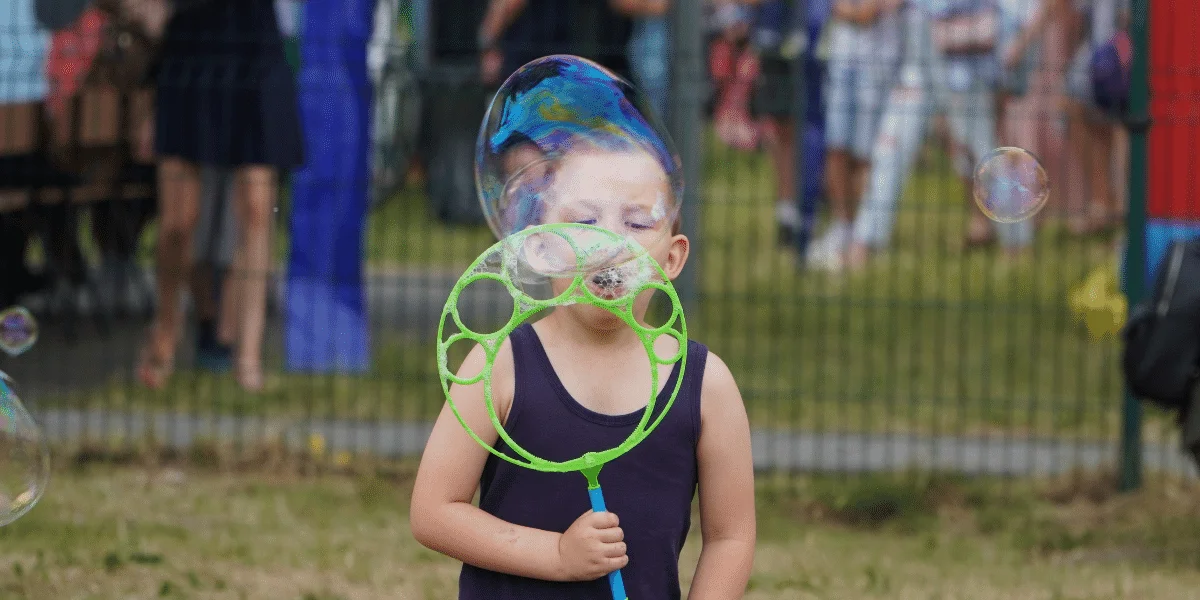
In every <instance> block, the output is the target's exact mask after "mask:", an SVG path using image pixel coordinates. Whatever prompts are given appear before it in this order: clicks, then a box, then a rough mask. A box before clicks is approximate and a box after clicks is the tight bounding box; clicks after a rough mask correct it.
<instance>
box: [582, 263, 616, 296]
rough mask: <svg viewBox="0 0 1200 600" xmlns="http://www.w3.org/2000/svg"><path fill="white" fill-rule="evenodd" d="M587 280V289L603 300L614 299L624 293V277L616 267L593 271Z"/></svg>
mask: <svg viewBox="0 0 1200 600" xmlns="http://www.w3.org/2000/svg"><path fill="white" fill-rule="evenodd" d="M587 281H588V289H589V290H591V291H592V293H593V294H595V295H596V296H597V297H599V298H602V299H604V300H616V299H617V298H620V297H621V296H622V295H623V294H624V293H625V277H624V276H623V274H622V273H621V271H620V269H619V268H617V267H612V268H608V269H604V270H603V271H599V272H597V273H593V274H592V275H591V276H589V277H588V280H587Z"/></svg>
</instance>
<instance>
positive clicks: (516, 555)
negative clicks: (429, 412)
mask: <svg viewBox="0 0 1200 600" xmlns="http://www.w3.org/2000/svg"><path fill="white" fill-rule="evenodd" d="M512 360H513V359H512V350H511V346H509V344H508V343H506V344H505V347H503V348H502V349H501V351H500V352H499V353H498V356H497V357H496V360H495V363H494V365H493V382H492V386H493V393H494V398H493V402H494V405H495V407H496V414H497V415H498V416H499V417H500V421H501V423H503V422H504V416H505V415H506V414H507V410H508V407H509V406H511V403H512V395H513V379H512V374H513V367H512ZM484 362H485V359H484V355H483V350H482V348H480V347H478V346H476V347H475V348H474V349H473V350H472V351H471V354H470V355H468V357H467V359H466V360H465V361H463V365H462V367H460V368H459V374H460V375H463V374H475V373H479V372H480V371H481V370H482V369H483V366H484ZM450 394H451V395H452V396H453V398H454V405H455V406H456V407H458V412H459V414H460V415H461V416H462V418H463V420H464V421H465V422H466V423H467V425H469V426H470V427H471V430H472V431H474V432H475V434H476V435H478V436H479V438H480V439H481V440H483V441H484V442H487V443H488V444H495V443H496V440H497V439H498V437H499V436H498V435H497V433H496V430H495V428H494V427H493V426H492V423H491V419H490V417H488V413H487V406H486V404H485V403H484V398H483V384H482V383H477V384H475V385H470V386H459V385H453V386H451V388H450ZM487 455H488V451H487V450H485V449H483V447H481V446H480V445H479V444H478V443H477V442H475V440H472V439H471V438H470V437H469V436H468V435H467V433H466V432H465V431H464V430H463V428H462V425H461V424H459V422H458V419H456V418H455V416H454V413H453V412H451V411H450V407H449V406H446V407H444V408H443V409H442V412H441V414H440V415H439V416H438V419H437V422H436V423H434V426H433V431H432V433H431V434H430V437H429V441H428V443H427V444H426V446H425V452H424V454H423V455H422V456H421V466H420V468H419V469H418V470H417V478H416V482H415V484H414V486H413V495H412V504H411V507H410V508H409V525H410V526H411V528H412V532H413V536H414V537H415V538H416V539H417V541H418V542H420V543H421V544H422V545H424V546H426V547H428V548H430V549H432V550H435V551H437V552H441V553H442V554H445V555H447V556H450V557H452V558H455V559H458V560H460V561H462V562H464V563H467V564H471V565H474V566H476V567H479V568H482V569H487V570H489V571H496V572H499V573H508V574H511V575H519V576H522V577H529V578H533V579H542V580H548V581H588V580H592V579H597V578H600V577H603V576H604V575H607V574H608V573H609V572H611V571H614V570H616V569H619V568H621V567H623V566H625V564H626V563H627V562H628V560H629V559H628V558H627V557H626V556H625V544H624V543H623V542H622V541H621V540H622V539H623V533H622V531H621V529H620V527H618V526H617V517H616V516H615V515H613V514H611V513H599V514H593V513H591V512H590V511H589V512H587V513H584V515H583V516H581V517H580V518H579V519H578V520H576V521H575V523H574V524H573V525H572V526H571V528H570V529H569V530H568V531H567V532H566V533H558V532H553V531H542V530H540V529H532V528H529V527H521V526H519V525H514V524H512V523H508V522H506V521H503V520H501V519H498V518H496V517H494V516H492V515H490V514H488V513H487V512H485V511H483V510H481V509H480V508H479V507H477V506H475V505H473V504H472V503H471V501H472V499H473V498H474V496H475V490H476V488H477V487H478V485H479V476H480V474H481V473H482V472H483V465H484V462H485V461H486V460H487Z"/></svg>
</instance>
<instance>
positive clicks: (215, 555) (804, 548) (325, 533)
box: [0, 463, 1200, 600]
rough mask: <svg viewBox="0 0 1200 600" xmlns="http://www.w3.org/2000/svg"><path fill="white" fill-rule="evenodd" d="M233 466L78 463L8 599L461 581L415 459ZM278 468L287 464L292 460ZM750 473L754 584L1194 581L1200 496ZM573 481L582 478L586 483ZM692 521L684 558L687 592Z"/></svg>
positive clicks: (904, 586)
mask: <svg viewBox="0 0 1200 600" xmlns="http://www.w3.org/2000/svg"><path fill="white" fill-rule="evenodd" d="M306 468H307V469H308V470H309V471H310V472H309V474H307V475H300V474H298V473H299V470H292V469H275V470H272V472H273V473H276V474H274V475H267V474H263V473H262V472H261V465H260V466H257V467H250V468H249V469H250V470H243V469H239V468H236V467H234V466H229V465H226V466H225V467H222V468H216V467H215V466H214V465H209V466H208V467H204V468H201V467H197V466H195V465H193V466H191V467H169V466H165V465H163V464H161V463H160V465H159V466H158V467H155V468H148V467H145V466H139V465H137V464H133V465H125V466H113V465H111V464H93V465H75V466H73V467H72V468H69V469H64V470H60V471H59V472H57V473H56V474H55V476H54V479H53V480H52V482H51V486H50V488H49V491H48V493H47V495H46V496H45V498H44V499H43V500H42V502H41V504H39V505H38V506H37V507H36V508H35V509H34V510H33V511H32V512H31V513H29V514H28V515H27V516H25V517H24V518H23V519H22V520H20V521H18V522H16V523H14V524H12V525H10V526H8V527H5V528H3V529H0V596H3V597H4V598H12V599H14V600H26V599H28V600H42V599H44V598H62V599H85V598H86V599H90V598H96V599H108V598H150V597H163V598H230V599H235V598H236V599H240V598H264V599H281V600H284V599H286V600H335V599H344V600H350V599H368V598H369V599H374V598H395V599H422V600H423V599H429V600H444V599H446V598H453V597H454V596H455V590H456V578H457V573H458V565H457V563H455V562H454V561H452V560H449V559H447V558H445V557H442V556H439V555H437V554H434V553H433V552H430V551H428V550H426V549H424V548H422V547H420V546H419V545H418V544H416V543H415V542H414V541H413V540H412V538H411V537H410V533H409V530H408V524H407V517H406V504H407V498H408V494H409V485H410V483H409V482H410V473H411V467H409V468H404V469H401V470H400V471H399V472H398V473H397V472H395V471H393V472H392V473H391V476H389V477H387V478H384V477H379V476H367V475H364V474H359V475H347V474H332V473H326V474H313V473H312V472H311V470H312V469H313V468H314V467H313V465H312V464H308V465H307V467H306ZM281 473H293V474H289V475H284V474H281ZM798 485H799V487H798V488H797V489H793V490H789V491H782V490H779V489H777V488H775V487H773V486H772V484H771V483H769V482H760V486H761V487H760V492H759V532H760V538H759V545H758V551H757V555H756V562H755V570H754V574H753V577H752V579H751V582H750V588H749V592H748V594H747V596H746V597H747V598H748V599H760V598H761V599H766V598H805V599H809V598H812V599H815V598H838V599H844V600H855V599H867V598H912V599H921V600H926V599H929V598H940V599H944V600H952V599H963V600H1001V599H1005V600H1009V599H1011V600H1032V599H1046V600H1051V599H1066V598H1071V599H1095V600H1100V599H1118V598H1122V599H1124V598H1155V599H1161V600H1168V599H1175V598H1179V599H1183V598H1193V597H1195V590H1196V588H1197V586H1198V585H1200V562H1198V561H1197V559H1196V557H1197V556H1198V554H1197V553H1196V550H1197V549H1200V548H1198V546H1197V544H1198V542H1197V540H1198V539H1200V537H1198V536H1197V533H1200V529H1198V528H1197V523H1200V519H1198V518H1197V517H1200V503H1198V502H1197V500H1196V495H1195V493H1194V492H1195V490H1194V488H1191V489H1188V488H1181V487H1177V486H1175V485H1174V484H1167V483H1163V482H1156V483H1154V484H1152V485H1150V486H1148V487H1147V489H1146V490H1145V491H1144V492H1141V493H1139V494H1137V495H1134V496H1130V497H1114V496H1113V494H1112V493H1111V490H1110V488H1109V486H1108V485H1107V484H1103V483H1101V482H1099V481H1098V480H1091V479H1080V480H1077V481H1075V482H1074V483H1071V484H1059V485H1057V486H1049V485H1046V486H1032V485H1024V484H1022V485H1018V484H1011V483H1010V484H1009V485H1008V487H1004V488H1002V487H1001V486H999V485H997V484H995V483H983V482H974V483H972V482H966V481H962V480H955V479H940V478H925V479H916V478H901V479H850V480H843V481H839V480H834V479H807V480H802V481H800V482H799V483H798ZM581 489H582V488H581ZM699 542H700V539H699V531H698V530H694V531H693V532H692V535H691V536H690V538H689V541H688V543H687V546H686V548H685V551H684V556H683V559H682V572H683V573H685V578H684V586H685V590H686V587H687V585H688V580H689V579H690V576H691V572H692V570H693V569H694V565H695V563H696V559H697V556H698V552H699V549H700V544H699Z"/></svg>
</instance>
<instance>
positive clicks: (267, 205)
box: [138, 0, 304, 391]
mask: <svg viewBox="0 0 1200 600" xmlns="http://www.w3.org/2000/svg"><path fill="white" fill-rule="evenodd" d="M176 6H177V8H176V11H175V13H174V15H173V16H172V17H171V20H170V21H169V22H168V23H167V25H166V29H165V31H164V34H163V41H162V48H161V56H160V64H159V71H158V82H157V83H158V85H157V97H156V103H157V106H156V116H157V123H156V136H155V150H156V151H157V154H158V156H159V157H160V162H159V171H158V178H159V204H160V206H159V227H158V249H157V250H158V257H157V260H158V280H157V286H158V290H157V291H158V302H157V312H156V315H155V319H154V324H153V326H152V327H151V330H150V337H149V340H148V343H147V345H146V347H145V348H144V350H143V353H142V358H141V361H140V365H139V368H138V375H139V378H140V379H141V381H142V382H143V383H144V384H145V385H146V386H148V387H151V388H160V387H162V386H163V385H164V384H165V383H166V380H167V378H168V377H169V376H170V374H171V371H172V368H173V364H174V354H175V349H176V347H177V345H178V338H179V335H180V332H181V330H182V323H183V315H182V311H181V307H180V304H179V294H180V289H181V287H182V286H183V284H184V282H185V281H186V280H187V276H188V271H189V269H190V267H191V252H192V245H193V244H192V235H193V232H194V229H195V227H196V219H197V215H198V212H199V202H200V186H201V183H200V166H201V165H210V166H216V167H226V168H231V169H233V170H234V173H235V180H236V191H235V198H234V203H235V208H236V214H237V220H238V226H239V236H238V246H237V250H236V251H235V254H234V262H233V267H232V269H231V270H230V274H229V275H228V283H227V285H226V286H225V293H232V294H236V298H235V299H234V301H233V302H226V303H225V305H226V306H230V305H235V306H237V311H236V312H237V314H238V318H237V320H236V322H234V321H230V324H229V325H228V326H225V327H222V328H221V331H219V332H218V336H219V337H220V338H221V341H222V342H223V343H232V344H234V345H235V348H236V361H235V365H234V371H235V374H236V376H237V379H238V382H239V383H240V384H241V385H242V386H243V387H244V388H246V389H248V390H252V391H257V390H261V389H262V387H263V374H262V339H263V327H264V321H265V315H266V282H267V278H266V273H267V269H268V267H269V259H270V228H269V226H270V223H271V219H272V210H273V208H274V206H275V202H276V196H277V190H278V181H279V177H280V174H281V173H282V172H284V171H286V170H290V169H293V168H296V167H298V166H300V165H301V164H302V163H303V161H304V151H303V138H302V133H301V129H300V117H299V108H298V99H297V92H296V83H295V79H294V75H293V73H292V70H291V68H290V66H289V65H288V62H287V57H286V55H285V53H284V42H283V37H282V35H281V33H280V30H279V25H278V23H277V19H276V13H275V7H274V4H273V2H272V1H271V0H241V1H239V2H234V1H233V0H189V1H187V2H181V3H178V4H177V5H176ZM234 338H236V339H234Z"/></svg>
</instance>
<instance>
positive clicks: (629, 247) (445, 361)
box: [437, 223, 687, 600]
mask: <svg viewBox="0 0 1200 600" xmlns="http://www.w3.org/2000/svg"><path fill="white" fill-rule="evenodd" d="M580 233H584V234H586V235H587V236H589V237H595V236H597V235H598V236H599V237H600V239H601V243H602V244H604V245H606V246H608V247H610V248H611V247H614V245H619V246H617V247H620V248H621V249H622V250H623V251H624V252H626V253H627V254H625V256H633V257H634V258H632V259H629V260H628V261H626V262H623V263H622V265H621V266H620V267H613V268H619V269H623V270H626V271H629V272H632V273H635V274H636V273H641V274H643V275H642V276H640V277H639V276H637V275H635V276H634V277H633V278H632V279H633V281H630V282H626V283H628V284H629V285H627V286H626V289H628V291H627V292H626V293H623V294H620V295H619V296H618V297H615V298H611V299H609V298H601V297H600V296H597V295H596V294H595V293H593V291H592V290H591V289H590V288H589V287H588V286H587V285H586V283H585V276H586V275H587V272H588V271H589V270H590V269H588V267H587V264H586V261H587V258H588V255H589V254H592V253H595V252H596V251H597V247H598V245H597V244H590V245H586V246H585V245H582V244H581V243H580V240H579V239H578V238H579V237H580V236H579V234H580ZM534 236H539V238H540V239H545V238H546V237H547V236H553V237H556V238H559V239H561V240H564V241H566V242H567V244H569V245H570V248H571V250H572V251H573V253H574V255H575V265H574V267H575V268H574V269H570V270H568V272H569V274H570V277H571V282H570V284H569V285H568V286H567V288H566V289H565V290H564V291H563V292H561V293H559V294H557V295H555V296H554V297H552V298H550V299H545V300H539V299H536V298H533V297H532V296H530V295H529V294H528V293H527V292H526V291H525V290H523V289H522V288H521V286H520V285H518V283H517V281H514V277H515V278H516V279H518V280H520V279H521V277H520V275H519V273H520V270H521V268H522V267H523V266H525V267H527V266H528V265H522V264H520V262H521V261H520V259H519V257H520V253H519V252H514V251H513V249H514V248H525V247H527V246H526V244H527V242H530V241H533V240H534V239H537V238H534ZM497 256H500V257H502V259H501V260H500V261H499V263H497V262H496V261H494V260H489V259H494V258H495V257H497ZM564 279H565V277H564ZM481 280H492V281H496V282H498V283H500V284H502V285H503V286H504V287H505V289H507V290H508V293H509V295H511V296H512V298H513V312H512V316H511V317H509V319H508V322H507V323H506V324H505V325H504V326H503V327H501V328H500V329H499V330H498V331H495V332H493V333H488V334H485V333H479V332H475V331H472V330H471V329H469V328H468V327H467V326H465V325H464V324H463V322H462V317H461V316H460V315H459V313H458V298H459V294H460V293H462V291H463V290H464V289H466V287H467V286H469V285H471V284H472V283H475V282H477V281H481ZM650 290H658V291H661V292H663V293H664V294H665V295H666V296H667V297H668V298H669V299H670V300H671V314H670V317H668V318H667V320H666V322H665V323H664V324H663V325H660V326H658V327H647V326H645V325H642V324H641V323H639V322H638V321H637V318H636V317H635V316H634V307H633V305H634V301H635V299H636V298H637V297H638V296H640V295H641V294H642V293H643V292H646V291H650ZM571 304H590V305H592V306H596V307H599V308H602V309H605V310H607V311H609V312H611V313H612V314H614V315H616V316H618V317H620V318H621V320H622V321H624V322H625V323H626V324H627V325H629V327H630V328H632V329H633V331H634V332H635V333H636V334H637V336H638V338H639V339H640V340H641V342H642V346H643V347H644V348H645V349H646V353H647V355H648V356H649V357H650V365H651V368H650V376H651V386H650V399H649V402H648V403H647V404H646V408H645V411H644V413H643V415H642V419H641V421H640V422H639V423H638V425H637V427H635V428H634V430H633V433H631V434H630V435H629V437H628V438H626V439H625V441H623V442H621V444H620V445H618V446H617V447H615V448H610V449H608V450H604V451H601V452H587V453H585V454H583V455H581V456H579V457H577V458H575V459H572V460H567V461H562V462H554V461H548V460H545V459H542V458H539V457H537V456H534V455H533V454H531V453H530V452H529V451H527V450H525V449H524V448H522V447H521V445H520V444H518V443H516V442H515V441H513V439H512V438H511V437H509V435H508V432H506V431H505V430H504V427H503V426H502V425H501V424H500V419H499V417H498V416H497V414H496V407H495V405H494V403H493V397H492V385H491V382H492V365H493V363H494V361H495V359H496V354H497V353H498V352H499V351H500V347H501V345H502V344H503V343H504V340H505V339H506V338H507V337H508V336H509V334H511V333H512V332H513V330H515V329H516V328H517V327H518V326H519V325H521V324H522V323H524V322H525V321H527V320H529V319H530V318H531V317H533V316H534V315H536V314H538V313H540V312H542V311H544V310H547V309H552V308H555V307H560V306H567V305H571ZM447 317H449V320H451V321H452V322H453V323H454V325H455V326H456V327H457V328H458V332H457V333H454V334H453V335H450V336H449V337H448V338H447V337H445V326H446V321H447ZM676 324H678V325H679V329H678V330H676V329H674V326H675V325H676ZM661 335H670V336H671V337H674V338H675V339H676V341H677V342H678V343H679V351H678V352H676V353H675V355H674V356H671V357H669V358H663V357H659V356H658V355H657V353H656V352H655V350H654V341H655V340H657V339H658V337H659V336H661ZM462 340H470V341H473V342H475V343H477V344H479V346H480V347H482V348H483V350H484V354H485V356H486V364H485V365H484V367H483V369H482V370H481V371H480V373H479V374H478V375H475V376H473V377H460V376H459V375H457V374H455V373H454V372H452V371H451V370H450V368H449V357H448V350H449V348H450V347H451V346H452V345H453V344H454V343H456V342H459V341H462ZM437 362H438V372H439V373H440V375H441V381H442V391H443V392H444V393H445V395H446V402H447V404H449V406H450V410H451V411H453V412H454V416H455V417H456V418H457V419H458V422H459V424H461V425H462V426H463V429H465V430H466V432H467V434H468V435H470V436H471V438H472V439H474V440H475V441H476V442H478V443H479V444H480V445H481V446H483V447H484V448H485V449H486V450H487V451H488V452H491V453H492V454H494V455H496V456H497V457H498V458H500V459H502V460H505V461H508V462H510V463H512V464H514V465H518V466H521V467H525V468H528V469H533V470H535V471H543V472H551V473H570V472H576V471H577V472H579V473H582V474H583V476H584V477H585V478H586V479H587V485H588V496H589V499H590V500H591V505H592V510H593V511H595V512H605V511H606V510H607V509H606V507H605V503H604V493H603V491H602V490H601V487H600V481H599V476H600V470H601V469H602V468H603V467H604V465H606V464H608V463H610V462H612V461H613V460H616V459H617V458H618V457H620V456H621V455H623V454H625V453H626V452H628V451H630V450H631V449H632V448H633V447H634V446H636V445H638V443H640V442H641V441H642V440H644V439H646V436H648V435H650V432H651V431H653V430H654V428H655V427H657V426H658V424H659V423H661V422H662V420H663V417H665V416H666V414H667V411H668V410H669V409H670V408H671V405H672V404H673V403H674V402H675V397H676V396H677V395H679V390H680V388H681V387H682V383H683V372H684V368H685V366H686V362H687V324H686V322H685V320H684V316H683V308H682V306H681V305H680V302H679V296H678V295H677V294H676V293H675V288H674V287H673V286H672V285H671V282H670V279H669V278H668V277H667V274H666V273H665V272H664V271H663V270H662V266H661V265H659V264H658V262H657V261H656V260H654V259H653V258H652V257H651V256H649V255H648V254H646V252H645V250H644V249H642V248H641V247H640V246H638V245H637V244H636V243H635V242H633V241H632V240H627V239H624V238H622V237H620V236H618V235H617V234H615V233H612V232H611V231H608V230H606V229H602V228H600V227H595V226H591V225H582V224H576V223H552V224H547V225H540V226H536V227H530V228H528V229H525V230H523V231H520V232H517V233H515V234H513V235H511V236H509V237H507V238H505V239H503V240H501V241H500V242H498V243H496V244H495V245H493V246H492V247H491V248H489V249H488V250H487V251H485V252H484V253H483V254H482V255H480V256H479V258H477V259H476V260H475V262H474V263H472V264H471V266H470V267H469V268H468V269H467V271H466V272H465V273H464V274H463V276H462V277H461V278H459V280H458V282H457V283H456V284H455V285H454V288H453V289H452V290H451V292H450V297H449V298H448V299H447V300H446V306H445V307H444V308H443V309H442V316H441V320H440V323H439V325H438V345H437ZM677 362H678V363H679V376H678V378H677V379H676V381H675V386H674V388H673V389H672V390H671V396H670V398H668V399H667V403H666V406H664V407H663V410H662V412H661V413H660V414H659V416H658V418H657V419H655V420H654V421H653V422H652V421H651V420H650V417H651V415H652V414H653V413H654V405H655V400H656V398H657V396H658V384H659V374H658V371H659V370H658V365H673V364H675V363H677ZM480 382H482V383H483V384H484V388H483V389H484V392H483V395H484V403H485V404H486V406H487V411H488V417H489V418H490V419H491V422H492V427H494V428H495V430H496V433H497V434H498V435H499V436H500V439H502V440H504V442H505V443H506V444H507V445H508V447H509V448H511V449H512V451H513V452H515V453H516V454H517V455H519V457H520V458H517V457H514V456H511V455H509V454H507V453H504V452H501V451H499V450H497V449H496V448H495V447H493V446H492V445H490V444H488V443H486V442H484V441H483V440H482V439H480V437H479V436H478V435H477V434H476V433H475V432H474V431H473V430H472V429H471V427H470V426H469V425H467V422H466V421H465V420H464V419H463V417H462V415H460V414H459V412H458V408H457V407H456V406H455V405H454V399H453V398H452V397H451V395H450V385H451V384H458V385H464V386H465V385H474V384H476V383H480ZM608 582H609V587H610V588H611V589H612V594H613V600H628V599H627V597H626V595H625V583H624V580H623V579H622V578H621V571H620V570H616V571H613V572H611V573H609V574H608Z"/></svg>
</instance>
